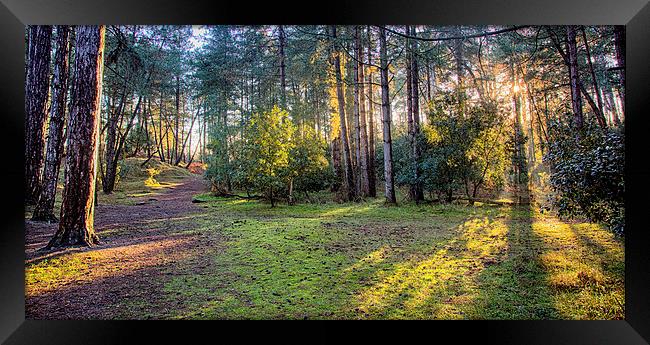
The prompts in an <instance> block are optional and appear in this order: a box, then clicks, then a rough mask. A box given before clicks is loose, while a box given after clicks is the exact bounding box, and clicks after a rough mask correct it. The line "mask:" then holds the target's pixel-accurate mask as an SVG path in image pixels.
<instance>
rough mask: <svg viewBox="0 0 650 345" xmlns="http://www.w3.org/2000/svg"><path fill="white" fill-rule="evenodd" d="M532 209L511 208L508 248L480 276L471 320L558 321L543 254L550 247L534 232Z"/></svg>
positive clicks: (522, 206)
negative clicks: (498, 260) (543, 262)
mask: <svg viewBox="0 0 650 345" xmlns="http://www.w3.org/2000/svg"><path fill="white" fill-rule="evenodd" d="M533 221H534V215H533V210H532V209H531V206H529V205H521V206H513V207H511V208H510V211H509V216H508V219H507V221H506V224H507V227H508V233H507V241H508V249H507V254H506V255H505V257H503V258H502V260H503V261H501V262H498V263H497V262H495V263H493V264H491V265H490V266H489V267H487V268H486V269H485V270H484V271H483V272H481V274H480V275H479V276H478V283H479V296H478V297H477V299H476V301H475V305H474V307H473V312H472V315H471V318H476V319H508V320H538V319H557V318H559V315H558V311H557V310H556V308H555V306H554V300H553V297H552V292H551V288H550V287H549V284H548V278H549V277H548V273H547V272H546V270H545V268H544V265H543V264H542V262H541V260H540V254H541V253H543V252H544V251H545V250H547V249H548V248H547V247H546V246H545V244H544V241H543V240H542V239H541V238H539V237H538V236H537V235H536V234H535V232H534V230H533Z"/></svg>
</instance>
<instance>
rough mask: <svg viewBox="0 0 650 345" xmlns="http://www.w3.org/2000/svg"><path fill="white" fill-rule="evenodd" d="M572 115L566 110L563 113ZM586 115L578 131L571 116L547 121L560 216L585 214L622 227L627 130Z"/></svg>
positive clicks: (620, 230) (615, 228) (549, 158)
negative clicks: (606, 124)
mask: <svg viewBox="0 0 650 345" xmlns="http://www.w3.org/2000/svg"><path fill="white" fill-rule="evenodd" d="M565 118H566V119H570V116H565ZM594 122H595V121H594V120H592V119H591V118H588V120H587V121H585V126H584V128H583V130H582V131H578V130H576V129H575V128H573V126H572V125H571V123H570V121H569V120H566V121H562V120H553V121H551V122H550V123H549V135H550V136H551V137H552V140H551V142H550V145H549V151H548V153H547V155H546V157H545V159H546V161H547V162H548V163H549V164H550V166H551V175H550V181H551V186H552V187H553V189H554V190H555V192H556V195H555V197H554V200H553V201H554V204H555V206H556V207H557V209H558V213H559V214H560V215H561V216H564V217H576V216H583V217H587V218H588V219H589V220H591V221H593V222H605V223H606V224H608V225H609V226H610V228H611V229H612V230H613V231H615V232H617V233H623V231H624V226H625V172H624V167H625V136H624V134H623V128H607V129H603V128H601V127H599V126H598V125H597V124H596V123H594Z"/></svg>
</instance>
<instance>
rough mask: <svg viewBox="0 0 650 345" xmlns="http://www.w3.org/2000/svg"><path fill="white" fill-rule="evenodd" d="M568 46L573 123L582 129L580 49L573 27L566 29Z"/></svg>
mask: <svg viewBox="0 0 650 345" xmlns="http://www.w3.org/2000/svg"><path fill="white" fill-rule="evenodd" d="M566 39H567V42H566V45H567V54H568V59H569V77H570V86H571V106H572V108H573V122H574V123H575V126H576V128H577V129H581V128H582V124H583V122H584V119H583V115H582V97H581V96H580V89H579V87H580V86H579V85H580V76H579V75H578V49H577V42H576V28H575V26H573V25H567V27H566Z"/></svg>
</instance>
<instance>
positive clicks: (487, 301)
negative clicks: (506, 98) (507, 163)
mask: <svg viewBox="0 0 650 345" xmlns="http://www.w3.org/2000/svg"><path fill="white" fill-rule="evenodd" d="M157 169H158V170H157V171H155V172H150V173H149V176H148V178H147V179H146V180H144V178H142V176H136V177H137V178H136V177H133V178H132V180H128V181H127V180H125V181H123V183H122V186H123V187H122V189H119V188H118V190H117V191H116V193H114V194H113V195H110V196H104V195H103V194H102V193H101V192H100V199H99V205H98V207H97V209H96V219H95V226H96V231H97V232H98V234H99V237H100V240H101V241H102V243H101V244H100V245H99V246H96V247H93V248H75V249H67V250H63V251H55V252H39V251H37V249H39V248H41V247H43V246H44V245H45V244H46V243H47V241H48V240H49V238H50V237H51V236H52V234H53V233H54V231H55V229H56V224H42V223H35V222H31V221H29V220H26V237H25V240H26V248H25V251H26V266H25V269H26V317H27V318H28V319H214V318H217V319H249V318H250V319H284V318H290V319H378V318H408V319H412V318H423V319H623V318H624V280H623V279H624V246H623V243H622V240H621V239H619V238H616V237H614V236H613V235H612V234H611V233H610V232H608V231H607V230H606V229H604V228H603V227H602V226H600V225H597V224H589V223H579V222H563V221H559V220H558V219H556V218H555V217H553V216H550V215H546V214H540V213H539V212H538V211H537V210H536V209H534V208H532V207H523V206H492V205H485V204H477V205H475V206H464V205H415V204H408V203H404V204H401V205H400V206H399V207H385V206H383V204H382V199H381V198H377V199H370V200H367V201H366V202H362V203H344V204H337V203H333V202H326V203H316V204H301V205H296V206H287V205H286V204H281V205H279V206H277V207H275V208H271V207H270V206H269V205H268V204H266V203H263V202H261V201H257V200H242V199H237V198H220V197H214V196H211V195H210V194H209V193H207V192H206V191H207V184H206V182H205V181H204V180H203V179H202V177H201V176H200V175H194V174H183V173H178V174H172V175H170V176H168V177H166V178H160V179H159V180H158V181H157V180H156V179H155V177H156V175H160V176H162V175H164V174H161V173H160V172H161V168H160V167H158V168H157ZM145 177H146V176H145ZM143 180H144V182H143ZM193 199H196V200H195V201H200V202H198V203H193V202H192V200H193ZM27 216H29V213H27Z"/></svg>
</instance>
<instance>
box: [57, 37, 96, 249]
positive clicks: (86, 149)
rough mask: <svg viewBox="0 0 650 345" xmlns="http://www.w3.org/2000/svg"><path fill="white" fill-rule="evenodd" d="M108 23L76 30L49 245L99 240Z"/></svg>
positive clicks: (90, 242)
mask: <svg viewBox="0 0 650 345" xmlns="http://www.w3.org/2000/svg"><path fill="white" fill-rule="evenodd" d="M104 31H105V27H104V26H79V27H77V28H76V32H75V45H74V46H75V59H74V67H73V69H74V72H73V74H74V76H75V78H74V81H73V86H72V96H71V99H72V102H71V107H70V120H69V122H68V151H67V155H66V161H65V163H66V164H65V184H64V187H63V200H62V205H61V220H60V222H59V228H58V230H57V232H56V234H55V235H54V237H53V238H52V239H51V240H50V242H49V243H48V245H47V247H48V248H51V247H59V246H69V245H86V246H90V245H93V244H97V243H98V242H99V238H98V237H97V235H96V234H95V230H94V197H95V180H96V174H97V146H98V144H99V143H98V134H99V111H100V100H101V95H102V69H103V61H104Z"/></svg>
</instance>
